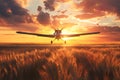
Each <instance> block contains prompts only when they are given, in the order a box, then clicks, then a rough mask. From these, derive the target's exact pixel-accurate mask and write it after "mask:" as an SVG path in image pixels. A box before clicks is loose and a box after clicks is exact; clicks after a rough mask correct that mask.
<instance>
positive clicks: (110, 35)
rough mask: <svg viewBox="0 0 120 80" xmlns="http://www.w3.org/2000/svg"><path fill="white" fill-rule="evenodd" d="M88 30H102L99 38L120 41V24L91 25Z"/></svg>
mask: <svg viewBox="0 0 120 80" xmlns="http://www.w3.org/2000/svg"><path fill="white" fill-rule="evenodd" d="M88 31H91V32H92V31H99V32H101V33H100V34H99V35H100V36H98V38H99V40H102V41H105V40H106V41H120V37H119V36H120V27H119V26H98V27H96V26H95V27H89V28H88Z"/></svg>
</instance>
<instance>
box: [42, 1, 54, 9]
mask: <svg viewBox="0 0 120 80" xmlns="http://www.w3.org/2000/svg"><path fill="white" fill-rule="evenodd" d="M54 2H55V0H45V1H44V5H45V9H47V10H50V11H54V10H55V8H54V6H55V5H54Z"/></svg>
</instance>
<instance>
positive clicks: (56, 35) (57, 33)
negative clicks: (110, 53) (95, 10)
mask: <svg viewBox="0 0 120 80" xmlns="http://www.w3.org/2000/svg"><path fill="white" fill-rule="evenodd" d="M16 33H18V34H28V35H35V36H41V37H48V38H54V40H51V44H53V41H55V40H60V39H62V38H64V37H78V36H82V35H91V34H99V33H100V32H90V33H81V34H62V29H61V30H59V29H55V31H54V33H53V34H38V33H31V32H21V31H17V32H16ZM64 43H65V44H66V41H64Z"/></svg>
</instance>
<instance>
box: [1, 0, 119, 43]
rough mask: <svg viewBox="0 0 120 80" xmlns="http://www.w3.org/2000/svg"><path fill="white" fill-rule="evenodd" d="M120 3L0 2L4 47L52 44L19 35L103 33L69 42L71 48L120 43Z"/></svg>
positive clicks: (79, 0) (109, 0) (84, 0)
mask: <svg viewBox="0 0 120 80" xmlns="http://www.w3.org/2000/svg"><path fill="white" fill-rule="evenodd" d="M119 3H120V0H0V43H41V44H49V43H50V41H51V40H53V39H51V38H45V37H38V36H32V35H24V34H17V33H16V31H26V32H32V33H40V34H53V33H54V30H55V29H62V28H63V31H62V33H63V34H72V33H86V32H94V31H95V32H96V31H98V32H101V33H100V34H95V35H86V36H80V37H74V38H66V39H65V40H67V43H68V44H82V43H84V44H92V43H120V37H119V36H120V4H119ZM55 43H63V41H62V40H60V41H55Z"/></svg>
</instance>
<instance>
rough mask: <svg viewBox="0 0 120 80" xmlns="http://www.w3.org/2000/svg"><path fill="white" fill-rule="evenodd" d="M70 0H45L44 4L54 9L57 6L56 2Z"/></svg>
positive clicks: (47, 8) (48, 8)
mask: <svg viewBox="0 0 120 80" xmlns="http://www.w3.org/2000/svg"><path fill="white" fill-rule="evenodd" d="M67 1H69V0H45V1H44V5H45V9H46V10H50V11H54V10H55V7H56V2H62V3H63V2H67Z"/></svg>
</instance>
